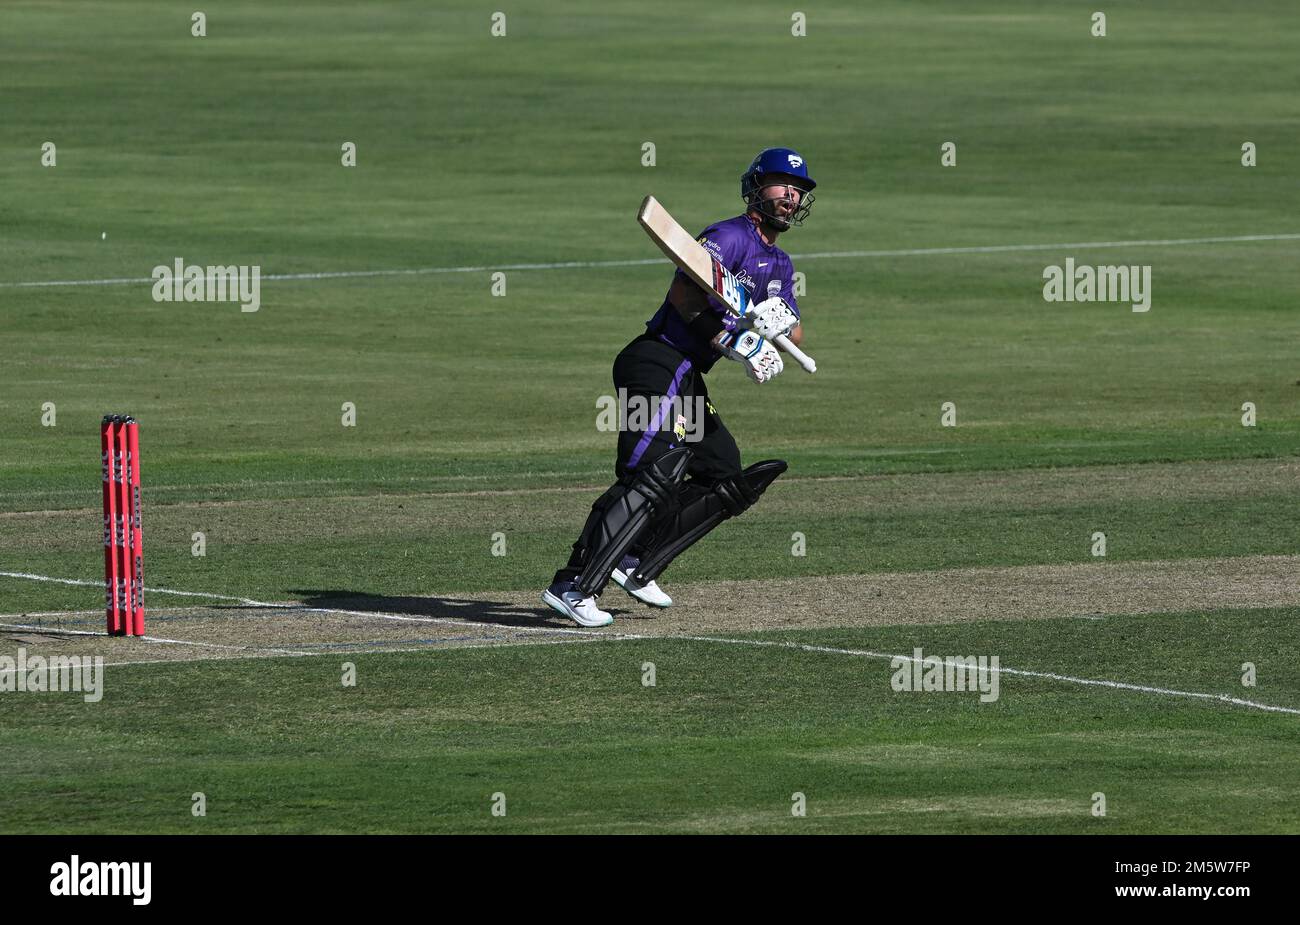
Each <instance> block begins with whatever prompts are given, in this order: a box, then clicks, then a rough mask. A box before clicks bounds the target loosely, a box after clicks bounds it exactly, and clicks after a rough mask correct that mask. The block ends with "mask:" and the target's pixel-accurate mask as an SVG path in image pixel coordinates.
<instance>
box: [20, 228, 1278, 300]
mask: <svg viewBox="0 0 1300 925" xmlns="http://www.w3.org/2000/svg"><path fill="white" fill-rule="evenodd" d="M1296 240H1300V234H1244V235H1231V236H1222V237H1212V238H1153V239H1149V240H1139V241H1081V242H1076V243H1072V244H993V245H987V246H974V247H918V248H907V249H904V250H867V251H824V252H821V253H811V254H791V255H790V256H791V258H792V259H794V260H841V259H854V258H863V257H923V256H930V255H943V254H1000V253H1008V252H1013V251H1049V250H1065V249H1079V250H1081V249H1084V248H1098V247H1183V246H1187V245H1196V244H1236V243H1242V242H1249V241H1296ZM660 264H663V265H667V264H668V261H667V260H665V259H663V258H650V259H645V260H569V261H563V262H560V263H501V264H495V265H489V266H478V267H416V268H414V269H409V270H401V269H392V270H339V271H335V272H321V273H268V274H265V275H263V276H262V277H261V278H262V279H263V280H277V281H278V280H314V279H358V278H364V277H375V276H427V275H430V274H441V273H490V272H493V271H499V270H594V269H607V268H615V267H648V266H657V265H660ZM152 282H154V278H153V277H152V276H129V277H115V278H112V279H55V280H36V281H31V282H0V289H30V288H37V287H49V286H120V285H125V284H130V283H152Z"/></svg>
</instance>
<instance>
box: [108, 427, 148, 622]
mask: <svg viewBox="0 0 1300 925" xmlns="http://www.w3.org/2000/svg"><path fill="white" fill-rule="evenodd" d="M99 443H100V452H101V456H102V478H103V482H104V603H105V605H106V611H107V614H108V634H109V635H110V636H143V635H144V552H143V545H142V544H143V539H144V537H143V532H142V531H141V528H140V433H139V426H138V424H137V423H136V421H135V419H134V418H132V417H131V416H129V415H122V414H108V415H105V416H104V420H103V422H102V424H101V425H100V432H99Z"/></svg>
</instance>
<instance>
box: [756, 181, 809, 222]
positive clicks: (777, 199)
mask: <svg viewBox="0 0 1300 925" xmlns="http://www.w3.org/2000/svg"><path fill="white" fill-rule="evenodd" d="M802 198H803V191H802V190H800V189H799V187H797V186H791V185H790V184H788V183H776V184H773V185H772V186H765V187H763V200H764V201H765V202H769V203H771V204H772V205H771V208H772V210H773V212H775V213H776V214H777V215H779V216H781V217H782V218H789V217H790V216H791V215H794V213H795V210H796V209H798V208H799V201H800V200H801V199H802Z"/></svg>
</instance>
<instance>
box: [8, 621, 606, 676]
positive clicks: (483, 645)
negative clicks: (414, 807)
mask: <svg viewBox="0 0 1300 925" xmlns="http://www.w3.org/2000/svg"><path fill="white" fill-rule="evenodd" d="M3 625H5V624H0V626H3ZM49 632H51V633H62V634H63V635H66V636H102V635H103V633H86V632H81V631H77V630H50V631H49ZM139 638H142V639H143V638H152V637H139ZM628 638H632V637H628ZM622 639H623V637H619V636H610V635H604V636H602V635H600V634H598V633H593V634H592V635H591V636H588V637H584V638H582V639H547V640H543V641H541V642H520V641H516V642H479V643H472V644H470V645H463V646H443V647H441V648H439V647H437V646H432V645H425V646H416V647H414V648H407V649H396V648H393V647H392V646H385V647H383V648H377V649H347V650H332V651H329V650H327V651H321V652H297V651H292V650H289V649H256V650H255V649H253V648H252V647H250V646H242V647H239V648H243V649H247V650H249V651H255V652H268V653H273V654H270V655H232V656H229V657H224V658H223V657H218V656H214V657H210V658H203V657H200V658H146V659H133V660H131V661H125V662H104V667H105V668H108V667H109V666H113V667H122V666H129V665H192V664H194V663H196V662H247V661H254V660H257V659H274V658H321V657H324V656H335V657H337V656H339V655H341V654H342V655H387V654H388V653H390V652H396V653H402V652H406V653H410V652H433V651H442V650H443V649H512V648H519V647H521V646H562V645H572V644H574V643H580V642H601V641H606V642H620V641H622ZM154 641H156V642H178V641H180V640H168V639H161V640H159V639H155V640H154ZM181 642H182V644H183V645H185V644H188V645H203V643H184V642H183V641H181ZM17 670H18V669H17V668H6V669H0V674H4V673H8V672H15V671H17Z"/></svg>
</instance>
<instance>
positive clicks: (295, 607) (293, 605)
mask: <svg viewBox="0 0 1300 925" xmlns="http://www.w3.org/2000/svg"><path fill="white" fill-rule="evenodd" d="M0 578H26V579H29V580H31V581H52V582H56V583H58V584H64V585H91V586H94V587H100V586H102V585H103V582H102V581H83V580H81V579H77V578H52V577H50V576H48V575H33V574H30V573H28V572H0ZM144 590H145V593H147V594H180V595H184V596H186V597H204V598H211V599H212V600H218V601H235V602H237V603H239V604H242V605H244V606H245V607H250V608H257V609H265V610H292V611H294V612H296V613H337V614H343V615H344V616H351V617H378V618H380V619H383V620H399V621H403V622H408V623H445V624H449V625H452V626H480V627H485V628H488V629H500V628H501V627H502V626H503V625H506V626H509V628H510V629H513V630H518V631H519V632H522V633H560V634H562V635H575V634H576V635H589V634H591V631H590V630H575V629H567V628H565V627H559V626H515V625H513V624H501V623H481V622H478V621H474V620H459V619H456V618H454V617H417V616H412V615H410V614H397V613H387V612H385V611H379V610H341V609H339V608H337V607H309V606H307V605H306V604H303V603H301V602H300V601H289V602H286V603H282V604H275V603H270V602H267V601H255V600H251V599H249V598H246V597H235V596H233V595H229V594H209V593H208V592H206V591H173V590H171V589H169V588H145V589H144ZM466 606H468V605H466ZM88 635H97V634H94V633H91V634H88ZM99 635H102V634H99ZM595 635H605V634H601V633H596V634H595Z"/></svg>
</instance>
